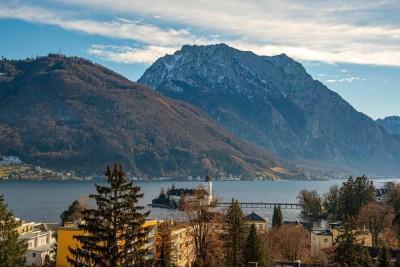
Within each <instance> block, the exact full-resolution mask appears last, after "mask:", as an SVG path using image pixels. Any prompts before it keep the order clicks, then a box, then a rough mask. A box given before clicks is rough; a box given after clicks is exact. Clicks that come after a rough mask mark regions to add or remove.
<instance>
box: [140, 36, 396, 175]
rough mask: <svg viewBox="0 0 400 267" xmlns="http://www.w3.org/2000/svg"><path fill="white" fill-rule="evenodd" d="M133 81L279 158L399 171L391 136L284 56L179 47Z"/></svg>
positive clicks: (364, 169)
mask: <svg viewBox="0 0 400 267" xmlns="http://www.w3.org/2000/svg"><path fill="white" fill-rule="evenodd" d="M138 82H141V83H144V84H147V85H149V86H150V87H153V88H155V89H156V90H158V91H160V92H162V93H163V94H164V95H166V96H169V97H171V98H174V99H178V100H181V101H185V102H188V103H191V104H194V105H196V106H197V107H199V108H201V109H203V110H204V111H205V112H207V113H208V114H209V115H210V116H211V117H212V118H214V120H216V121H217V122H218V123H221V124H222V125H223V126H224V127H225V128H227V129H228V130H230V131H231V132H233V133H234V134H236V135H237V136H239V137H241V138H243V139H245V140H248V141H250V142H253V143H255V144H257V145H261V146H263V147H266V148H267V149H270V150H271V151H273V152H275V153H277V154H278V155H279V156H282V157H284V158H286V159H290V160H295V161H309V162H310V163H311V164H313V162H314V163H315V162H318V161H322V162H325V163H328V164H332V165H336V166H337V167H339V168H345V169H347V170H349V171H350V172H362V173H367V174H368V173H369V174H382V173H386V174H388V173H390V174H395V173H398V172H399V170H400V167H399V166H400V164H399V161H400V144H399V142H397V141H396V140H395V139H394V138H392V137H391V136H389V135H388V134H387V133H386V132H385V131H383V130H382V128H381V127H380V126H378V125H377V124H376V123H375V122H374V121H373V120H372V119H371V118H369V117H368V116H366V115H365V114H362V113H360V112H358V111H356V110H355V109H354V108H353V107H352V106H351V105H350V104H349V103H347V102H346V101H345V100H343V99H342V98H341V97H340V96H339V95H338V94H337V93H335V92H333V91H331V90H329V89H328V88H327V87H326V86H325V85H323V84H322V83H321V82H319V81H316V80H313V79H312V77H311V76H310V75H309V74H308V73H307V72H306V70H305V69H304V67H303V66H302V65H301V64H300V63H298V62H296V61H295V60H293V59H291V58H290V57H288V56H287V55H285V54H281V55H277V56H271V57H269V56H258V55H256V54H254V53H252V52H249V51H240V50H237V49H234V48H231V47H229V46H227V45H225V44H218V45H208V46H183V47H182V49H181V50H178V51H176V52H175V53H174V54H173V55H166V56H164V57H162V58H160V59H158V60H157V61H156V62H155V63H154V64H153V65H152V66H150V67H149V68H148V69H147V70H146V71H145V73H144V74H143V76H142V77H141V78H140V79H139V80H138ZM317 164H318V163H317Z"/></svg>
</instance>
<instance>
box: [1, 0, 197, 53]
mask: <svg viewBox="0 0 400 267" xmlns="http://www.w3.org/2000/svg"><path fill="white" fill-rule="evenodd" d="M66 15H69V14H64V13H63V12H57V11H54V10H49V9H44V8H41V7H31V6H18V7H13V8H12V7H9V8H7V7H0V18H17V19H21V20H24V21H29V22H34V23H40V24H49V25H56V26H59V27H61V28H63V29H66V30H71V31H79V32H83V33H86V34H91V35H101V36H105V37H110V38H119V39H127V40H133V41H139V42H144V43H148V44H157V45H166V46H167V45H169V44H171V43H175V44H178V45H184V44H186V43H187V42H188V41H192V42H194V40H196V37H195V36H193V35H191V34H190V32H189V31H188V30H186V29H171V28H168V29H162V28H160V27H156V26H154V25H150V24H144V23H141V22H139V21H132V20H129V19H126V18H121V17H116V18H115V19H114V20H109V21H96V20H89V19H75V18H70V17H68V16H67V17H66Z"/></svg>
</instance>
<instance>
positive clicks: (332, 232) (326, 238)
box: [311, 223, 372, 257]
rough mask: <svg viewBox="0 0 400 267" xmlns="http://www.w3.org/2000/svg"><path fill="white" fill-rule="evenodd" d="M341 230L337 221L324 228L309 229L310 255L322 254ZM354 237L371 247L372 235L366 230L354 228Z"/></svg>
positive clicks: (333, 242) (318, 255)
mask: <svg viewBox="0 0 400 267" xmlns="http://www.w3.org/2000/svg"><path fill="white" fill-rule="evenodd" d="M343 231H344V230H343V228H342V227H341V225H340V224H339V223H332V224H330V225H329V227H328V229H325V230H311V255H312V256H314V257H320V256H321V255H323V253H322V254H321V251H322V250H323V249H326V248H331V247H333V246H334V245H335V241H336V239H337V237H338V236H339V235H340V234H342V233H343ZM355 238H356V240H357V242H359V243H360V244H362V245H363V246H367V247H372V235H371V233H370V232H369V231H368V230H365V229H364V230H355Z"/></svg>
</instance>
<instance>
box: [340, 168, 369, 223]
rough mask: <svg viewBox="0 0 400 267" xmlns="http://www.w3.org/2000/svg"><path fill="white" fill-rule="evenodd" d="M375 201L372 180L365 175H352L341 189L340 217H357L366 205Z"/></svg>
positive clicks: (342, 218) (341, 218)
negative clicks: (354, 176) (354, 177)
mask: <svg viewBox="0 0 400 267" xmlns="http://www.w3.org/2000/svg"><path fill="white" fill-rule="evenodd" d="M374 201H375V188H374V186H373V183H372V181H369V180H368V178H367V177H365V176H364V175H363V176H360V177H357V178H356V179H353V177H351V176H350V178H349V179H348V180H347V182H345V183H343V186H342V187H341V188H340V190H339V209H338V217H339V219H340V220H342V221H343V220H344V218H346V217H349V218H355V217H356V216H357V215H358V214H359V212H360V209H361V208H362V207H363V206H364V205H366V204H368V203H370V202H374Z"/></svg>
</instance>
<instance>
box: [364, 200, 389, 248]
mask: <svg viewBox="0 0 400 267" xmlns="http://www.w3.org/2000/svg"><path fill="white" fill-rule="evenodd" d="M393 218H394V213H393V209H392V208H391V207H389V206H388V205H385V204H379V203H369V204H367V205H365V206H363V207H362V208H361V210H360V214H359V215H358V217H357V223H358V225H359V226H360V227H363V226H365V227H367V228H368V229H369V231H370V232H371V235H372V245H373V246H374V247H377V246H378V240H379V235H380V234H382V233H383V232H384V230H385V229H386V228H389V227H390V225H391V223H392V221H393Z"/></svg>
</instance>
